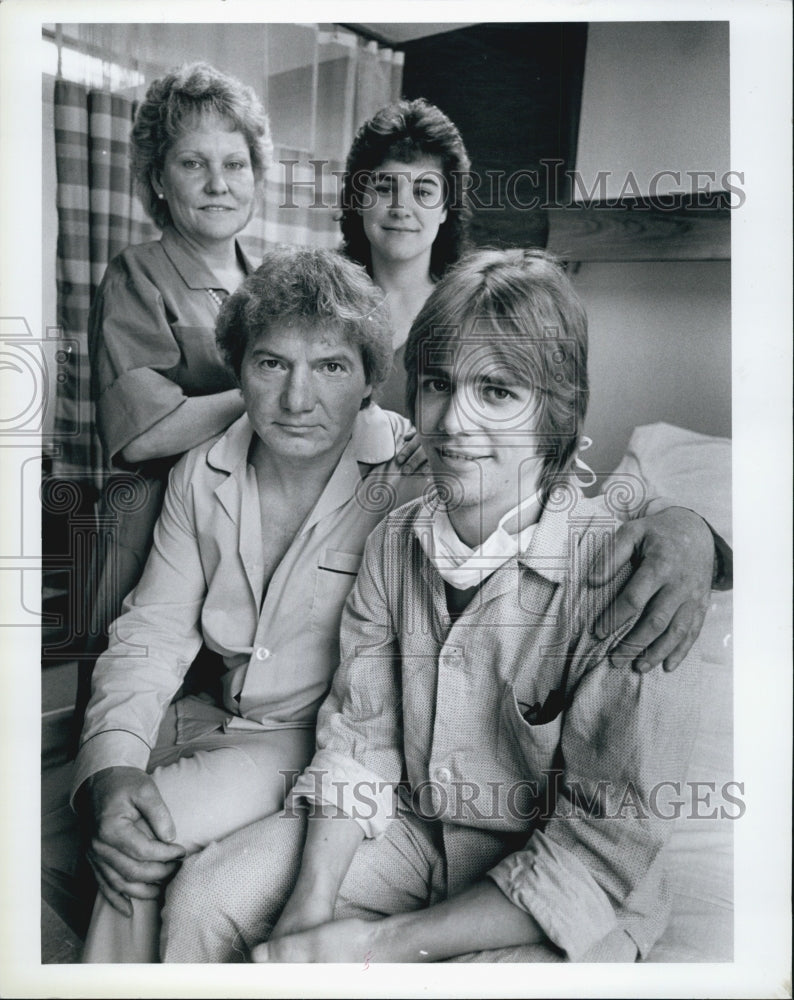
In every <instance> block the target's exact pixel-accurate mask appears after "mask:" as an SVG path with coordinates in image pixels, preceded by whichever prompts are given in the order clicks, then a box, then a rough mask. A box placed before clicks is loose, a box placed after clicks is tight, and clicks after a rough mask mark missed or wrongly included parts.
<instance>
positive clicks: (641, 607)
mask: <svg viewBox="0 0 794 1000" xmlns="http://www.w3.org/2000/svg"><path fill="white" fill-rule="evenodd" d="M630 559H631V560H634V561H635V562H636V569H635V571H634V573H633V575H632V576H631V578H630V579H629V580H628V582H627V583H626V585H625V586H624V587H623V590H622V591H621V592H620V594H618V596H617V598H616V599H615V601H614V602H613V604H612V605H611V606H610V607H609V608H607V609H606V611H605V612H604V614H603V615H602V616H601V618H600V619H599V621H598V622H597V623H596V629H595V631H596V635H598V637H599V638H602V639H603V638H606V637H607V636H608V635H610V634H611V633H612V632H614V631H615V630H616V629H618V628H620V627H621V626H622V625H624V624H625V623H626V622H627V621H628V620H629V619H630V618H632V617H634V616H635V615H637V614H639V618H638V620H637V622H636V623H635V625H634V627H633V628H632V629H631V630H630V631H629V632H628V633H627V634H626V635H625V636H624V637H623V639H622V641H621V642H620V643H618V645H617V646H616V647H615V648H614V649H613V650H612V652H611V654H610V660H611V661H612V663H613V664H614V665H615V666H618V665H621V664H627V663H633V665H634V669H635V670H638V671H640V672H644V671H646V670H650V669H651V668H652V667H655V666H657V665H658V664H660V663H662V664H663V665H664V669H665V670H667V671H670V670H675V668H676V667H677V666H678V665H679V663H680V662H681V661H682V660H683V659H684V657H685V656H686V655H687V653H688V652H689V650H690V648H691V647H692V644H693V643H694V641H695V639H697V637H698V635H699V634H700V630H701V628H702V627H703V619H704V618H705V615H706V611H707V610H708V607H709V600H710V593H711V585H712V575H713V570H714V539H713V536H712V534H711V530H710V529H709V527H708V525H707V524H706V522H705V521H704V520H703V519H702V518H701V517H699V516H698V515H697V514H695V513H694V512H693V511H691V510H687V509H686V508H684V507H668V508H666V509H665V510H663V511H661V512H660V513H658V514H651V515H648V516H647V517H642V518H637V520H634V521H628V522H627V523H625V524H623V525H621V527H620V528H619V529H618V531H617V533H616V535H615V552H614V561H613V565H612V567H609V566H607V565H605V561H601V563H600V565H599V567H598V568H597V569H595V570H593V571H592V572H591V581H592V582H593V583H605V582H606V580H607V577H608V574H609V573H610V570H616V569H618V568H619V567H620V566H622V565H624V564H625V563H626V562H628V561H629V560H630Z"/></svg>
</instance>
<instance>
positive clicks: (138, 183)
mask: <svg viewBox="0 0 794 1000" xmlns="http://www.w3.org/2000/svg"><path fill="white" fill-rule="evenodd" d="M207 115H216V116H217V117H219V118H221V119H223V120H224V121H225V122H227V123H228V124H229V125H230V126H231V127H232V128H233V130H234V131H237V132H241V133H242V134H243V135H244V136H245V139H246V142H247V143H248V150H249V153H250V156H251V166H252V168H253V171H254V177H255V178H256V181H257V183H258V184H259V183H261V182H262V180H263V178H264V174H265V170H266V169H267V168H268V166H269V165H270V161H271V158H272V155H273V143H272V140H271V138H270V123H269V122H268V118H267V115H266V113H265V109H264V107H263V106H262V103H261V101H260V100H259V98H258V97H257V96H256V94H255V92H254V91H253V89H252V88H251V87H248V86H246V85H245V84H244V83H241V82H240V81H239V80H237V79H236V78H235V77H233V76H229V75H228V74H226V73H222V72H221V71H220V70H218V69H215V67H214V66H210V65H209V64H208V63H202V62H197V63H189V64H187V65H184V66H180V67H179V68H178V69H175V70H173V71H172V72H170V73H167V74H166V75H165V76H161V77H159V78H158V79H157V80H154V81H152V83H151V84H150V86H149V89H148V90H147V91H146V96H145V97H144V99H143V101H142V103H141V105H140V107H139V108H138V112H137V114H136V116H135V123H134V125H133V126H132V132H131V134H130V143H131V152H130V156H131V161H132V173H133V176H134V178H135V187H136V190H137V192H138V197H139V198H140V199H141V202H142V204H143V207H144V208H145V209H146V212H147V213H148V215H149V216H150V217H151V218H152V219H153V221H154V222H155V224H156V225H157V226H158V227H159V228H160V229H163V228H164V227H165V226H167V225H169V224H170V223H171V221H172V220H171V213H170V211H169V209H168V204H167V202H165V201H162V200H160V199H159V198H158V197H157V192H156V191H155V190H154V187H153V186H152V174H153V173H159V172H160V171H161V170H162V169H163V166H164V164H165V157H166V154H167V153H168V150H169V148H170V147H171V146H172V144H173V143H174V141H175V140H176V139H177V138H178V137H179V136H180V135H182V134H183V133H184V132H186V131H188V130H189V129H191V128H195V127H196V126H197V124H198V123H199V122H200V121H201V119H202V118H204V117H205V116H207Z"/></svg>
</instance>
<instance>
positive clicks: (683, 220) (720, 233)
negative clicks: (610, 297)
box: [546, 192, 731, 262]
mask: <svg viewBox="0 0 794 1000" xmlns="http://www.w3.org/2000/svg"><path fill="white" fill-rule="evenodd" d="M710 198H711V203H701V204H698V203H697V202H694V201H693V200H691V199H683V198H677V199H675V202H674V204H672V205H671V207H669V208H664V207H662V205H660V204H658V203H653V202H651V201H650V200H645V201H639V200H636V201H624V202H622V203H620V204H617V205H616V204H615V203H614V202H595V203H591V204H588V205H577V204H572V205H567V206H564V207H560V208H548V209H547V212H548V219H549V238H548V242H547V245H546V248H547V249H548V250H549V251H551V252H552V253H554V254H556V255H557V256H558V257H561V258H563V259H564V260H570V261H582V262H584V261H631V260H634V261H642V260H730V256H731V218H730V213H731V210H730V208H729V207H728V201H727V195H726V194H724V193H723V192H719V193H716V194H712V195H711V196H710ZM660 200H661V199H660ZM668 200H669V201H672V200H673V199H672V198H670V199H668Z"/></svg>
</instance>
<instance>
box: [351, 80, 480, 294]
mask: <svg viewBox="0 0 794 1000" xmlns="http://www.w3.org/2000/svg"><path fill="white" fill-rule="evenodd" d="M423 156H436V157H438V159H439V160H440V162H441V170H442V173H443V175H444V184H445V192H446V202H447V218H446V221H445V222H443V223H442V224H441V226H440V228H439V230H438V235H437V236H436V239H435V241H434V243H433V248H432V251H431V255H430V274H431V275H432V277H433V278H435V279H438V278H440V277H441V275H442V274H443V273H444V271H445V270H446V269H447V267H449V265H450V264H453V263H454V262H455V261H456V260H458V258H459V257H460V256H461V254H462V253H463V252H464V251H465V249H466V247H467V245H468V233H469V223H470V220H471V199H470V197H469V193H468V187H469V185H468V183H467V181H468V175H469V171H470V169H471V163H470V162H469V156H468V153H467V152H466V147H465V146H464V145H463V139H462V138H461V136H460V132H458V129H457V127H456V126H455V125H454V124H453V122H451V121H450V120H449V118H447V116H446V115H445V114H444V112H443V111H441V110H440V109H439V108H437V107H436V106H435V105H434V104H430V103H429V102H428V101H426V100H425V99H424V98H422V97H420V98H417V99H416V100H414V101H397V102H396V103H394V104H389V105H387V106H386V107H385V108H381V110H380V111H378V112H377V114H375V115H374V116H373V117H372V118H370V120H369V121H367V122H365V123H364V124H363V125H362V126H361V128H360V129H359V130H358V132H357V133H356V137H355V139H354V140H353V144H352V146H351V147H350V152H349V153H348V157H347V164H346V167H345V176H344V181H343V187H342V215H341V219H340V222H341V227H342V249H343V250H344V252H345V253H346V254H347V256H348V257H350V259H351V260H354V261H356V263H358V264H363V265H364V267H366V268H367V270H368V271H369V272H370V273H372V257H371V252H370V246H369V241H368V240H367V237H366V236H365V235H364V225H363V222H362V219H361V215H360V214H359V211H358V209H359V207H360V197H361V193H362V191H363V189H364V186H365V185H364V184H363V181H364V179H365V178H367V177H368V176H369V175H370V174H371V173H372V171H374V170H375V169H376V168H377V167H379V166H380V165H381V163H383V162H384V161H385V160H397V161H398V162H399V163H413V162H415V161H416V160H417V159H419V158H421V157H423Z"/></svg>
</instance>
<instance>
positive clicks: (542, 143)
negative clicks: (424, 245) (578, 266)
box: [403, 23, 587, 246]
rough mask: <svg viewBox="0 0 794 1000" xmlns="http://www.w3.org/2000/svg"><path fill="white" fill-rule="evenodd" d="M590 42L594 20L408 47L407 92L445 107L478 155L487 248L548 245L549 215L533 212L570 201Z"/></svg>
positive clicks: (477, 31)
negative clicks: (569, 176)
mask: <svg viewBox="0 0 794 1000" xmlns="http://www.w3.org/2000/svg"><path fill="white" fill-rule="evenodd" d="M586 40H587V25H586V24H524V23H519V24H478V25H473V26H471V27H468V28H462V29H459V30H457V31H451V32H446V33H444V34H440V35H432V36H430V37H427V38H421V39H417V40H416V41H413V42H409V43H406V44H405V45H404V46H403V48H404V50H405V70H404V76H403V91H404V94H405V96H406V97H408V98H415V97H426V98H427V99H428V100H429V101H432V102H433V103H434V104H437V105H438V106H439V107H440V108H441V109H442V110H443V111H445V112H446V113H447V114H448V115H449V117H450V118H451V119H452V120H453V121H454V122H455V123H456V124H457V126H458V127H459V129H460V131H461V134H462V135H463V139H464V142H465V143H466V147H467V149H468V150H469V155H470V157H471V160H472V166H473V169H474V171H475V172H476V174H477V175H478V177H479V186H478V187H477V188H476V189H475V192H474V193H475V197H476V201H477V202H478V204H476V205H475V219H474V226H473V237H474V241H475V242H476V243H477V244H486V243H487V244H492V245H519V246H545V245H546V239H547V235H548V225H547V220H546V213H545V211H544V210H543V209H542V208H536V207H528V206H532V205H533V199H536V200H537V201H539V203H540V204H543V203H545V202H546V200H547V199H548V198H550V199H551V200H554V199H555V198H556V199H559V200H561V201H564V200H565V198H566V197H567V190H566V186H565V184H564V182H563V183H561V184H558V183H556V182H555V179H556V176H559V177H563V174H564V171H565V170H566V169H569V168H572V167H573V166H574V162H573V161H574V156H575V152H576V135H577V131H578V121H579V107H580V103H581V94H582V77H583V71H584V53H585V45H586ZM544 159H545V160H555V159H556V160H562V161H563V163H562V165H561V166H559V167H557V168H544V167H543V166H542V164H541V160H544ZM524 171H537V172H538V177H537V181H535V180H534V179H533V178H529V177H528V176H527V175H526V173H520V172H524ZM489 172H491V173H490V175H489ZM511 177H512V178H513V180H512V183H511V181H510V180H509V179H510V178H511Z"/></svg>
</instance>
